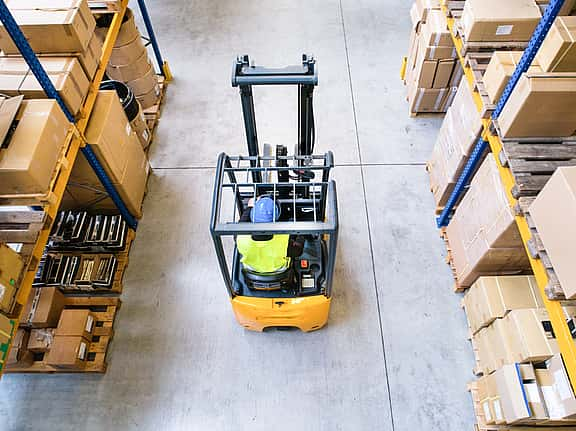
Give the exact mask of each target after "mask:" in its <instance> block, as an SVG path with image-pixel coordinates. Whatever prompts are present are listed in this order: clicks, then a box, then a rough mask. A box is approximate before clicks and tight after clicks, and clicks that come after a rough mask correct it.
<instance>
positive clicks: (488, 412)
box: [477, 374, 503, 425]
mask: <svg viewBox="0 0 576 431" xmlns="http://www.w3.org/2000/svg"><path fill="white" fill-rule="evenodd" d="M477 388H478V401H479V403H480V409H481V411H482V413H483V414H484V420H485V422H486V424H487V425H492V424H496V423H502V420H503V416H502V408H501V406H500V401H499V400H498V398H497V397H498V387H497V386H496V378H495V376H494V374H487V375H485V376H482V377H481V378H479V379H478V382H477ZM494 401H496V402H494Z"/></svg>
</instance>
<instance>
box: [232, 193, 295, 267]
mask: <svg viewBox="0 0 576 431" xmlns="http://www.w3.org/2000/svg"><path fill="white" fill-rule="evenodd" d="M279 217H280V208H278V206H277V205H276V203H275V202H274V200H273V199H272V198H271V197H270V196H267V195H263V196H260V197H259V198H258V199H257V200H256V202H254V200H253V199H250V201H248V206H247V207H246V209H245V210H244V212H243V213H242V216H241V217H240V222H252V223H272V222H273V221H274V220H278V218H279ZM236 245H237V247H238V252H239V253H240V254H241V255H242V259H241V260H240V261H241V262H242V264H243V265H244V266H245V267H246V268H247V269H249V270H251V271H253V272H256V273H259V274H268V273H274V272H279V271H282V270H285V269H287V268H289V266H290V262H291V258H295V257H299V256H300V255H302V252H303V250H304V238H303V237H301V236H296V235H287V234H277V235H239V236H238V238H237V239H236Z"/></svg>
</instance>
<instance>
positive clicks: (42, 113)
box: [0, 100, 71, 194]
mask: <svg viewBox="0 0 576 431" xmlns="http://www.w3.org/2000/svg"><path fill="white" fill-rule="evenodd" d="M5 103H6V101H5V102H4V103H3V104H2V106H4V104H5ZM2 106H0V111H1V110H2ZM16 120H17V121H18V125H17V127H16V130H15V131H14V134H13V135H12V137H11V138H10V140H9V142H8V143H7V145H6V142H5V143H4V145H5V147H3V148H1V149H0V194H12V193H46V192H47V190H48V187H49V185H50V180H51V178H52V175H53V172H54V168H55V166H56V162H57V161H58V158H59V156H60V152H61V150H62V147H63V145H64V141H65V139H66V135H67V134H68V131H69V130H70V128H71V124H70V123H69V122H68V119H67V118H66V116H65V115H64V113H63V112H62V110H61V109H60V107H59V106H58V103H57V102H55V101H53V100H25V101H24V102H22V104H21V106H20V108H19V110H18V113H17V115H16ZM1 121H2V117H1V114H0V123H1Z"/></svg>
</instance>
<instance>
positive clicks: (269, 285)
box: [242, 265, 294, 290]
mask: <svg viewBox="0 0 576 431" xmlns="http://www.w3.org/2000/svg"><path fill="white" fill-rule="evenodd" d="M242 273H243V274H244V278H245V280H246V284H247V285H248V287H249V288H250V289H254V290H280V289H287V288H290V287H292V285H293V280H294V271H293V270H292V265H288V266H286V267H285V268H281V269H279V270H278V271H274V272H267V273H260V272H256V271H253V270H252V269H250V268H248V267H247V266H245V265H242Z"/></svg>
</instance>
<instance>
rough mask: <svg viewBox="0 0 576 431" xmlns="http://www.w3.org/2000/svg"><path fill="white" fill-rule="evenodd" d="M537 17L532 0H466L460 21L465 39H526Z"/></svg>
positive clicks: (537, 13)
mask: <svg viewBox="0 0 576 431" xmlns="http://www.w3.org/2000/svg"><path fill="white" fill-rule="evenodd" d="M540 17H541V13H540V9H539V8H538V6H536V4H535V3H534V0H506V1H504V2H503V1H500V0H467V1H466V3H464V10H463V11H462V18H461V20H460V23H461V25H462V28H463V30H464V37H465V39H466V41H467V42H496V41H515V42H527V41H529V40H530V38H531V37H532V33H534V30H535V29H536V26H537V25H538V22H539V21H540Z"/></svg>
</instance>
